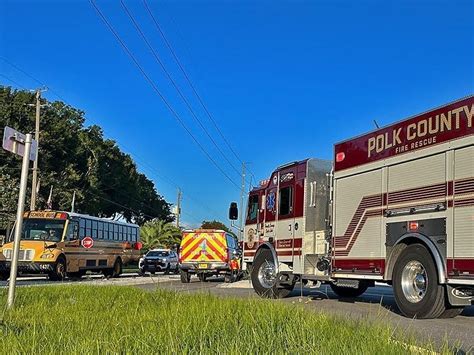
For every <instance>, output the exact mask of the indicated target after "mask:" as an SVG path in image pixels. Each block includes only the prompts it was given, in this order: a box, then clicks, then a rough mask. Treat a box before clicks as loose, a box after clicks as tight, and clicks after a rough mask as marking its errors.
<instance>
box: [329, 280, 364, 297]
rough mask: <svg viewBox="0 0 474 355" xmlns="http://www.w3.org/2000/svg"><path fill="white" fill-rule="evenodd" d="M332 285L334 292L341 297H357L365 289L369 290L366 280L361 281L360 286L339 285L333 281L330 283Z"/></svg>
mask: <svg viewBox="0 0 474 355" xmlns="http://www.w3.org/2000/svg"><path fill="white" fill-rule="evenodd" d="M329 286H331V290H332V292H334V293H335V294H336V295H338V296H339V297H341V298H356V297H359V296H360V295H362V294H363V293H364V292H365V291H367V288H369V285H368V284H367V283H366V282H362V281H361V282H359V287H357V288H352V287H341V286H337V285H335V284H333V283H331V284H329Z"/></svg>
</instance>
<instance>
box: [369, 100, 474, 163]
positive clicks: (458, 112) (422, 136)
mask: <svg viewBox="0 0 474 355" xmlns="http://www.w3.org/2000/svg"><path fill="white" fill-rule="evenodd" d="M463 113H464V115H463ZM473 117H474V105H472V106H471V108H469V106H463V107H459V108H456V109H453V110H450V111H447V112H446V113H441V114H439V115H436V116H433V117H429V118H426V119H423V120H420V121H418V122H414V123H411V124H409V125H408V126H405V127H399V128H396V129H393V130H392V132H386V133H382V134H379V135H377V136H374V137H370V138H369V140H368V146H367V152H368V157H369V158H370V157H371V155H372V154H374V153H380V152H383V151H384V150H386V149H390V148H395V154H398V153H403V152H406V151H409V150H412V149H417V148H421V147H423V146H427V145H431V144H435V143H436V138H437V137H436V135H437V134H438V133H443V132H448V131H451V130H458V129H460V128H461V127H462V126H467V128H468V129H469V128H472V127H473ZM463 120H465V121H466V122H465V124H464V122H462V121H463Z"/></svg>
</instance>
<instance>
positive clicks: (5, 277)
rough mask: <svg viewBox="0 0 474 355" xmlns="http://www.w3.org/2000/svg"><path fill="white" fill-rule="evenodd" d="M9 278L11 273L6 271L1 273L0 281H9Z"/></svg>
mask: <svg viewBox="0 0 474 355" xmlns="http://www.w3.org/2000/svg"><path fill="white" fill-rule="evenodd" d="M9 277H10V273H9V272H5V271H2V272H0V280H2V281H7V280H8V278H9Z"/></svg>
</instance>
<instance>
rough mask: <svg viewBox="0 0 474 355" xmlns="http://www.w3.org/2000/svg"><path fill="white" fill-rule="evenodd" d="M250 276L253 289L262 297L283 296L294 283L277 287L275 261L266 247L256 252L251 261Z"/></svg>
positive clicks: (286, 294)
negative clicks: (254, 257) (255, 256)
mask: <svg viewBox="0 0 474 355" xmlns="http://www.w3.org/2000/svg"><path fill="white" fill-rule="evenodd" d="M250 278H251V279H252V286H253V289H254V290H255V292H256V293H257V294H258V295H260V296H262V297H267V298H285V297H287V296H288V295H289V294H290V293H291V291H293V287H294V284H293V285H290V286H287V287H285V288H281V287H278V284H277V280H278V275H277V274H276V267H275V261H274V260H273V255H272V252H271V251H270V250H268V249H263V250H261V251H260V252H259V253H258V256H257V258H256V260H254V262H253V267H252V272H251V274H250Z"/></svg>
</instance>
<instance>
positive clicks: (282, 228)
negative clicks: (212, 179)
mask: <svg viewBox="0 0 474 355" xmlns="http://www.w3.org/2000/svg"><path fill="white" fill-rule="evenodd" d="M235 208H236V207H235V205H233V207H232V208H231V210H230V211H229V216H231V215H232V217H233V218H234V217H235V215H236V211H235ZM232 210H234V211H232ZM245 218H246V221H245V228H244V240H243V263H244V266H245V267H246V268H248V269H249V270H251V272H250V274H251V279H252V284H253V288H254V290H255V291H256V292H257V293H258V294H259V295H261V296H264V297H274V298H279V297H285V296H287V295H289V294H290V293H291V291H292V290H293V287H294V286H295V283H296V282H300V281H301V282H303V283H305V284H306V283H313V284H315V285H320V284H322V283H327V284H329V285H330V286H331V288H332V290H333V291H334V292H335V293H336V294H337V295H339V296H341V297H357V296H360V295H361V294H363V293H364V292H365V291H366V290H367V288H368V287H372V286H374V284H375V282H384V283H388V284H390V285H392V286H393V292H394V296H395V300H396V303H397V305H398V307H399V309H400V311H401V312H402V313H403V314H404V315H406V316H407V317H411V318H413V317H416V318H447V317H454V316H456V315H458V314H459V313H461V312H462V310H463V308H464V307H466V306H469V305H472V304H474V96H469V97H465V98H462V99H460V100H457V101H455V102H452V103H449V104H447V105H443V106H440V107H438V108H435V109H430V110H428V111H426V112H423V113H421V114H417V115H414V116H412V117H409V118H407V119H404V120H402V121H400V122H398V123H395V124H392V125H389V126H387V127H383V128H380V129H377V130H376V131H373V132H370V133H367V134H363V135H361V136H359V137H355V138H352V139H348V140H345V141H343V142H340V143H337V144H335V146H334V158H333V161H332V162H331V161H325V160H321V159H313V158H312V159H305V160H302V161H295V162H291V163H289V164H285V165H282V166H280V167H278V168H277V169H276V170H275V171H273V173H272V174H271V175H270V177H269V179H267V180H264V181H262V182H261V184H260V186H258V187H257V188H255V189H253V190H252V191H251V192H250V194H249V197H248V207H247V213H246V216H245Z"/></svg>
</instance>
